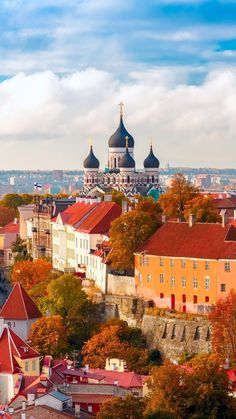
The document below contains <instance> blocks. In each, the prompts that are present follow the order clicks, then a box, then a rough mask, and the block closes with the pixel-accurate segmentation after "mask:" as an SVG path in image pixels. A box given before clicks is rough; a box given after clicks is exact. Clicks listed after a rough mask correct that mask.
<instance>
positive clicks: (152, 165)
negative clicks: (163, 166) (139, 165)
mask: <svg viewBox="0 0 236 419" xmlns="http://www.w3.org/2000/svg"><path fill="white" fill-rule="evenodd" d="M143 165H144V168H145V169H158V168H159V166H160V162H159V160H158V159H157V158H156V156H155V155H154V153H153V151H152V146H151V147H150V153H149V155H148V156H147V157H146V159H145V160H144V162H143Z"/></svg>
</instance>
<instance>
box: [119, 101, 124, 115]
mask: <svg viewBox="0 0 236 419" xmlns="http://www.w3.org/2000/svg"><path fill="white" fill-rule="evenodd" d="M123 106H124V103H123V102H120V103H119V107H120V119H122V118H123Z"/></svg>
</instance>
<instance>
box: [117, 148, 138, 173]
mask: <svg viewBox="0 0 236 419" xmlns="http://www.w3.org/2000/svg"><path fill="white" fill-rule="evenodd" d="M119 167H120V168H122V169H133V168H134V167H135V161H134V159H133V157H132V156H131V155H130V154H129V150H128V147H126V151H125V154H124V155H123V156H122V157H121V159H120V162H119Z"/></svg>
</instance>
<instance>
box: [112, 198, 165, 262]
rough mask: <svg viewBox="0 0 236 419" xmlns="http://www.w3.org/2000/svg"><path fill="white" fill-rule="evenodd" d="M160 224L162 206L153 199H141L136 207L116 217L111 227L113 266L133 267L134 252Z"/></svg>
mask: <svg viewBox="0 0 236 419" xmlns="http://www.w3.org/2000/svg"><path fill="white" fill-rule="evenodd" d="M160 225H161V220H160V207H159V205H158V204H156V203H155V202H154V201H153V200H152V199H146V200H145V201H141V202H140V203H139V205H138V206H137V208H136V209H134V210H132V211H129V212H127V213H125V214H122V215H121V216H120V217H119V218H116V219H115V220H114V221H113V222H112V224H111V228H110V241H111V244H112V252H111V255H110V259H111V263H112V267H113V268H114V269H118V270H130V269H133V267H134V252H136V250H137V249H138V248H139V246H140V245H141V244H142V243H144V242H145V241H146V240H147V239H148V238H149V237H150V236H151V235H152V234H153V233H154V232H155V231H156V229H157V228H158V227H159V226H160Z"/></svg>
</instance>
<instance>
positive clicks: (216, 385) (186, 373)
mask: <svg viewBox="0 0 236 419" xmlns="http://www.w3.org/2000/svg"><path fill="white" fill-rule="evenodd" d="M149 386H150V393H149V398H148V403H147V408H146V413H147V414H149V415H150V414H151V413H155V412H156V411H161V412H166V413H168V414H169V415H171V414H173V415H175V416H176V417H177V418H178V419H198V418H199V419H200V418H201V419H208V418H211V419H220V418H222V419H223V418H232V417H235V413H236V412H235V411H234V408H233V405H232V401H231V397H230V396H229V394H228V391H229V381H228V377H227V374H226V372H225V371H224V369H222V368H221V367H220V361H219V359H218V357H217V356H216V355H206V354H203V355H199V356H197V357H195V358H193V359H192V360H191V361H190V362H189V363H186V364H185V366H184V367H183V366H177V365H172V364H170V363H166V364H164V365H163V366H161V367H158V368H157V367H154V368H153V370H152V376H151V379H150V382H149Z"/></svg>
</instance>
